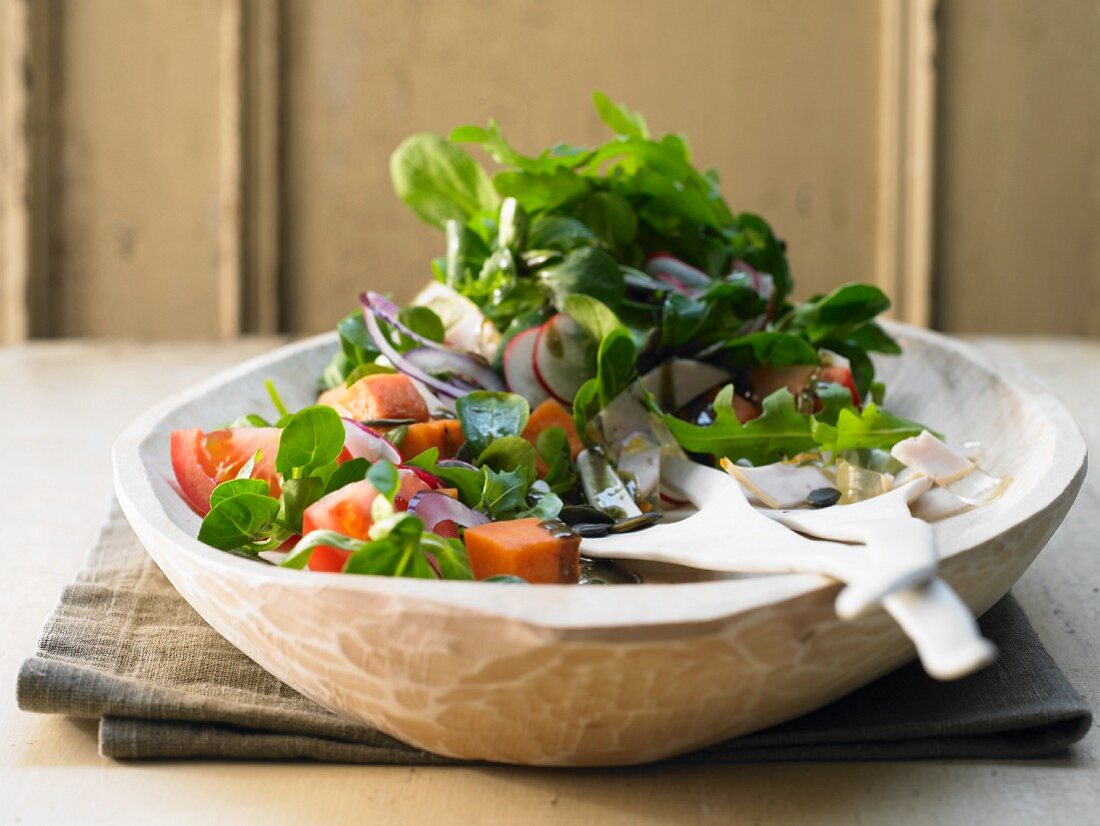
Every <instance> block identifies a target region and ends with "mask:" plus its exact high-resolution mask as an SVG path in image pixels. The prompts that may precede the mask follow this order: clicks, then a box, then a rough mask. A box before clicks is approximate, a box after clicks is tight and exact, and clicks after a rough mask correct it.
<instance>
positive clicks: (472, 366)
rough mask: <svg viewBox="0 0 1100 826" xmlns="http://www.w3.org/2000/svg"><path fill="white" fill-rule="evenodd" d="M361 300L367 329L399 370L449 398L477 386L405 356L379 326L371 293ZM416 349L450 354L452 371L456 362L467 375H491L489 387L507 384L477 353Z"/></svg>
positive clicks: (463, 393)
mask: <svg viewBox="0 0 1100 826" xmlns="http://www.w3.org/2000/svg"><path fill="white" fill-rule="evenodd" d="M359 299H360V301H361V302H362V304H363V320H364V322H365V323H366V326H367V332H368V333H369V334H370V337H371V340H372V341H373V342H374V346H375V347H377V348H378V350H379V352H381V353H382V355H384V356H385V357H386V358H387V359H389V360H390V364H392V365H393V366H394V367H395V368H396V369H398V370H400V371H401V372H402V373H404V374H405V375H407V376H409V377H410V378H413V379H416V380H417V381H420V382H422V383H423V384H425V385H426V386H427V387H428V388H429V389H431V390H433V391H435V392H436V393H438V394H440V395H442V396H445V397H447V398H451V399H457V398H459V397H461V396H465V395H466V394H467V393H469V392H470V390H471V389H474V388H471V387H470V386H469V385H467V384H464V383H459V382H446V381H443V380H441V379H437V378H436V377H435V376H433V375H432V374H431V373H430V372H429V371H428V370H426V369H425V368H423V367H421V366H419V365H417V364H415V363H414V362H412V361H410V360H409V359H407V358H405V356H404V355H402V354H401V353H400V352H399V351H398V350H397V348H396V347H394V346H393V344H392V342H390V340H389V339H388V338H386V336H385V334H384V333H383V332H382V328H381V327H379V326H378V318H377V316H376V313H375V310H374V309H373V307H372V303H371V298H370V297H369V296H368V294H367V293H363V294H362V295H361V296H360V297H359ZM416 351H424V352H428V353H433V354H439V355H442V356H444V357H446V359H447V361H446V363H447V364H449V365H451V367H450V368H449V369H452V370H454V369H457V368H456V367H455V365H457V364H461V365H462V366H463V369H462V371H461V372H462V373H463V375H465V374H466V373H469V372H475V374H476V375H477V376H478V377H479V378H486V379H488V377H489V376H491V377H492V384H490V385H488V389H490V390H503V389H504V385H503V384H502V383H501V381H500V379H499V378H498V377H497V375H496V373H494V372H493V371H492V369H491V368H490V367H489V366H488V365H487V364H485V363H484V362H481V361H479V359H478V358H477V357H476V356H473V355H470V354H468V353H459V352H457V351H454V350H447V349H443V350H433V349H428V348H419V347H418V348H416V350H412V351H410V352H416ZM420 358H422V357H420Z"/></svg>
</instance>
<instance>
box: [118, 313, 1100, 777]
mask: <svg viewBox="0 0 1100 826" xmlns="http://www.w3.org/2000/svg"><path fill="white" fill-rule="evenodd" d="M891 330H892V332H893V333H894V334H895V335H897V336H898V337H899V338H900V339H901V340H902V343H903V345H904V347H905V355H904V356H902V357H900V358H892V359H883V360H882V362H881V364H880V369H881V374H882V376H883V377H884V378H885V379H886V380H887V381H888V383H889V387H890V398H889V405H890V407H891V409H893V410H895V411H897V412H899V413H901V414H904V415H907V416H910V417H912V418H915V419H918V420H921V421H924V422H926V423H928V424H930V425H931V426H934V427H937V428H938V429H940V430H942V431H944V432H946V433H947V434H948V435H949V436H950V437H953V438H955V439H960V440H961V439H964V438H965V439H980V440H982V441H983V442H984V444H985V446H986V449H987V453H988V458H987V460H986V463H985V465H986V467H987V468H988V469H989V470H991V471H992V472H994V473H997V474H1009V475H1011V476H1013V477H1015V480H1016V481H1015V483H1014V484H1013V485H1012V486H1011V488H1010V489H1009V490H1008V492H1007V493H1006V494H1005V496H1004V497H1002V498H1001V499H1000V500H998V501H997V502H996V503H994V504H993V505H991V506H988V507H985V508H981V509H978V510H974V511H970V512H965V513H962V514H959V515H957V516H952V517H950V518H948V519H945V520H943V521H940V522H938V523H937V524H936V534H937V538H938V541H939V547H940V552H941V556H942V574H943V576H944V577H945V578H946V579H947V580H948V582H950V583H951V584H952V585H953V586H954V587H955V588H956V589H957V590H958V592H959V593H960V595H962V597H963V598H964V599H965V600H966V601H967V603H968V604H969V605H970V606H971V607H972V608H973V609H974V611H975V612H977V613H979V614H980V613H981V612H984V611H985V610H986V609H987V608H989V607H990V606H991V605H993V603H994V602H996V601H997V600H998V599H1000V597H1001V596H1003V595H1004V594H1005V593H1006V592H1007V591H1008V589H1009V588H1010V587H1011V586H1012V584H1013V583H1014V582H1015V581H1016V580H1017V579H1018V578H1019V577H1020V575H1021V574H1022V573H1023V572H1024V570H1025V569H1026V568H1027V566H1028V565H1029V564H1030V563H1031V561H1032V560H1033V559H1034V558H1035V556H1036V554H1038V552H1039V550H1040V549H1041V548H1042V547H1043V545H1044V544H1045V543H1046V542H1047V540H1048V539H1049V537H1050V535H1051V534H1052V533H1053V532H1054V530H1055V528H1057V526H1058V524H1059V523H1060V522H1061V520H1062V519H1063V517H1064V516H1065V514H1066V511H1067V510H1068V509H1069V507H1070V505H1071V504H1072V502H1073V499H1074V497H1075V496H1076V494H1077V491H1078V489H1079V487H1080V485H1081V482H1082V480H1083V478H1084V473H1085V461H1086V456H1085V444H1084V441H1083V439H1082V437H1081V435H1080V432H1079V431H1078V429H1077V427H1076V425H1075V424H1074V423H1073V421H1072V420H1071V418H1070V416H1069V415H1068V413H1067V412H1066V410H1065V409H1064V408H1063V407H1062V405H1061V404H1060V403H1059V402H1058V401H1057V400H1056V399H1055V398H1053V397H1052V396H1051V395H1050V394H1049V393H1048V392H1047V391H1046V390H1045V389H1044V388H1043V387H1042V386H1041V385H1039V384H1038V383H1037V382H1036V381H1034V380H1033V379H1031V378H1029V377H1027V376H1023V375H1003V374H998V373H997V372H995V371H994V370H993V369H992V368H991V367H990V366H989V365H988V364H987V363H986V361H985V360H984V359H983V357H982V356H981V355H980V354H979V353H977V352H976V351H975V350H974V349H973V348H972V347H970V346H968V345H965V344H963V343H960V342H957V341H953V340H951V339H948V338H945V337H943V336H940V335H937V334H934V333H929V332H925V331H921V330H917V329H914V328H911V327H906V326H903V325H896V324H895V325H891ZM335 346H336V343H335V338H334V336H332V335H325V336H320V337H317V338H312V339H309V340H307V341H303V342H300V343H297V344H293V345H290V346H288V347H284V348H282V349H279V350H276V351H274V352H272V353H270V354H268V355H265V356H262V357H260V358H256V359H253V360H252V361H249V362H246V363H245V364H242V365H240V366H238V367H236V368H234V369H232V370H229V371H227V372H225V373H222V374H221V375H219V376H216V377H215V378H213V379H211V380H210V381H207V382H205V383H204V384H201V385H199V386H197V387H194V388H191V389H190V390H187V391H185V392H183V393H181V394H180V395H178V396H176V397H174V398H172V399H169V400H167V401H165V402H164V403H162V404H160V405H158V406H157V407H155V408H153V409H152V410H150V411H148V412H147V413H145V414H144V415H143V416H141V417H140V418H139V419H138V420H137V421H135V422H134V423H133V424H132V425H131V426H130V427H129V428H127V430H126V431H125V432H124V433H123V434H122V436H121V437H120V438H119V440H118V442H117V444H116V445H115V448H114V465H115V487H116V490H117V492H118V497H119V500H120V502H121V504H122V507H123V510H124V511H125V513H126V516H127V517H128V518H129V520H130V522H131V524H132V525H133V527H134V529H135V531H136V532H137V534H138V536H139V537H140V538H141V541H142V542H143V543H144V545H145V547H146V548H147V549H148V550H149V553H150V554H151V555H152V557H153V559H155V560H156V562H157V564H158V565H159V566H160V568H161V569H162V570H163V571H164V573H165V574H166V575H167V576H168V578H169V579H170V580H171V581H172V583H173V584H174V585H175V587H176V588H177V589H178V590H179V592H180V593H181V594H183V596H184V597H185V598H186V599H187V601H188V602H190V603H191V605H193V606H194V607H195V609H196V610H197V611H198V612H199V613H200V614H201V615H202V616H203V617H204V618H205V619H206V620H207V621H208V622H209V623H210V624H211V625H212V626H214V628H216V629H217V630H218V631H219V632H220V633H221V634H223V635H224V636H225V637H226V638H227V639H228V640H230V641H231V642H232V643H233V644H234V645H236V646H237V647H238V648H240V649H241V650H242V651H243V652H244V653H245V654H247V655H248V656H249V657H251V658H252V659H254V660H255V661H256V662H258V663H259V664H260V665H262V666H263V667H264V668H266V669H267V670H268V671H270V672H271V673H272V674H274V675H276V676H277V677H279V678H280V679H282V680H284V681H285V682H287V683H288V684H289V685H291V686H293V687H294V688H296V689H297V690H298V691H300V692H302V693H303V694H305V695H306V696H308V697H311V698H312V699H314V700H316V701H317V702H318V703H320V704H322V705H323V706H325V707H327V708H330V709H332V710H333V711H335V712H337V713H338V714H341V715H343V716H345V717H347V718H349V719H353V720H360V721H362V722H364V723H367V724H369V725H371V726H375V727H377V728H380V729H382V730H383V731H386V732H388V733H390V734H392V735H394V736H395V737H398V738H400V739H402V740H404V741H406V742H408V743H411V744H413V745H416V746H419V747H421V748H424V749H427V750H429V751H433V752H437V753H439V754H443V755H450V756H454V757H461V758H471V759H483V760H493V761H502V762H507V763H524V764H532V765H558V766H562V765H614V764H629V763H642V762H646V761H651V760H657V759H660V758H663V757H668V756H670V755H674V754H677V753H681V752H685V751H689V750H691V749H696V748H700V747H703V746H706V745H709V744H712V743H716V742H719V741H722V740H725V739H727V738H730V737H734V736H736V735H739V734H745V733H747V732H750V731H754V730H756V729H761V728H764V727H766V726H770V725H773V724H775V723H779V722H781V721H784V720H788V719H790V718H793V717H796V716H798V715H800V714H804V713H806V712H808V711H811V710H813V709H816V708H818V707H820V706H823V705H825V704H826V703H828V702H830V701H832V700H834V699H836V698H838V697H840V696H842V695H844V694H846V693H848V692H850V691H852V690H854V689H856V688H858V687H860V686H862V685H864V684H865V683H868V682H870V681H871V680H873V679H875V678H876V677H878V676H880V675H882V674H885V673H886V672H888V671H890V670H892V669H894V668H896V667H897V666H899V665H901V664H902V663H904V662H906V661H907V660H909V659H911V658H912V657H913V649H912V647H911V645H910V644H909V642H908V641H907V640H906V638H905V637H904V636H903V635H902V633H901V631H900V630H899V629H898V627H897V626H896V625H895V624H894V623H893V621H892V620H891V619H890V618H889V617H888V616H886V614H885V613H883V612H882V611H878V612H875V613H873V614H871V615H869V616H866V617H864V618H862V619H859V620H857V621H854V622H847V623H846V622H841V621H840V620H838V619H837V617H836V615H835V613H834V609H833V602H834V600H835V598H836V594H837V586H836V585H835V584H834V583H832V582H831V581H829V580H828V579H825V578H824V577H819V576H813V575H778V576H769V577H752V578H733V579H720V580H711V581H696V582H682V583H673V584H647V585H642V586H618V587H615V586H606V587H575V586H538V587H523V586H506V585H497V586H492V585H486V584H480V583H465V582H436V581H424V580H410V579H390V578H381V577H367V576H347V575H338V574H318V573H310V572H301V571H292V570H283V569H278V568H274V567H271V566H265V565H261V564H258V563H255V562H252V561H249V560H246V559H240V558H237V557H234V556H230V555H228V554H225V553H222V552H220V551H217V550H214V549H213V548H209V547H207V546H205V545H203V544H201V543H199V542H198V541H197V540H196V539H195V534H196V532H197V530H198V523H199V520H198V517H196V516H195V515H194V514H193V513H192V512H191V510H190V509H189V508H188V507H187V505H186V504H185V503H184V502H183V500H182V499H181V498H180V497H179V495H178V494H177V492H176V489H175V487H174V482H173V481H172V471H171V464H170V461H169V453H168V439H169V433H170V432H171V431H172V430H173V429H175V428H182V427H203V428H206V429H210V428H213V427H215V426H217V425H219V424H220V423H222V422H226V421H229V420H231V419H233V418H235V417H236V416H237V415H238V414H239V413H241V412H243V411H251V410H264V409H267V406H268V403H267V400H266V396H265V392H264V389H263V380H264V379H267V378H271V379H274V380H275V382H276V384H277V385H278V387H279V389H280V391H281V392H282V393H283V395H284V397H285V398H286V399H287V401H288V403H290V404H291V405H292V406H293V405H305V404H308V403H310V402H311V401H312V398H313V393H312V388H313V386H314V380H315V377H316V376H317V375H318V372H319V371H320V369H321V367H322V365H323V364H324V362H325V361H326V360H327V359H328V357H329V355H330V354H331V352H332V351H333V349H334V348H335Z"/></svg>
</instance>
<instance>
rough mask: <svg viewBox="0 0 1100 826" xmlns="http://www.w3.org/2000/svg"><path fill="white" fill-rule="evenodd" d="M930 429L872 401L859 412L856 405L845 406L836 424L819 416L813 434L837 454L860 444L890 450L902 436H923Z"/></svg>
mask: <svg viewBox="0 0 1100 826" xmlns="http://www.w3.org/2000/svg"><path fill="white" fill-rule="evenodd" d="M926 429H927V428H925V427H924V425H921V424H917V423H916V422H911V421H909V420H908V419H903V418H901V417H900V416H895V415H894V414H893V413H891V412H889V411H888V410H883V409H882V408H880V407H878V405H876V404H873V403H872V404H868V405H867V406H866V407H864V408H863V410H862V412H858V413H857V412H856V411H855V410H854V409H852V408H845V409H843V410H841V411H840V413H839V414H838V416H837V420H836V424H835V425H831V424H828V423H827V422H825V421H818V420H815V421H814V423H813V436H814V439H815V441H817V443H818V444H819V445H821V449H822V450H828V451H832V453H833V455H834V456H835V455H836V454H839V453H841V452H842V451H845V450H852V449H856V448H874V447H877V448H882V449H883V450H889V449H890V448H892V447H893V446H894V445H895V444H897V443H898V442H900V441H901V440H902V439H908V438H909V437H911V436H919V435H920V433H921V431H922V430H926Z"/></svg>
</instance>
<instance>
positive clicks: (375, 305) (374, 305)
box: [359, 290, 450, 351]
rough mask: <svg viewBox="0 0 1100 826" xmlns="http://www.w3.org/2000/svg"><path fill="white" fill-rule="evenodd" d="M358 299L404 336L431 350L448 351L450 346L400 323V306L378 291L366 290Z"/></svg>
mask: <svg viewBox="0 0 1100 826" xmlns="http://www.w3.org/2000/svg"><path fill="white" fill-rule="evenodd" d="M359 301H360V302H361V303H362V305H363V306H364V307H366V308H367V309H369V310H372V311H373V312H375V313H377V314H378V315H379V316H380V317H381V318H382V320H383V321H385V322H386V323H387V324H389V325H390V326H391V327H394V328H396V329H398V330H400V331H401V333H402V334H403V335H405V336H408V337H409V338H411V339H412V340H413V341H418V342H420V343H421V344H422V345H424V346H425V347H430V348H432V349H433V350H445V351H449V349H450V348H448V347H446V346H445V345H443V344H440V343H439V342H438V341H432V340H431V339H430V338H425V337H424V336H422V335H420V334H419V333H417V332H414V331H413V330H410V329H409V328H408V327H406V326H405V325H404V324H402V323H401V308H400V307H398V306H397V305H396V304H394V303H393V302H392V301H390V300H389V299H388V298H386V297H385V296H384V295H381V294H380V293H376V292H374V291H373V290H368V291H367V292H365V293H363V294H362V295H361V296H359Z"/></svg>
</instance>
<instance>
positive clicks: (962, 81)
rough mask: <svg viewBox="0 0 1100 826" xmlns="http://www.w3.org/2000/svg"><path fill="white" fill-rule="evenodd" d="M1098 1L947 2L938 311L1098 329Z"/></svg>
mask: <svg viewBox="0 0 1100 826" xmlns="http://www.w3.org/2000/svg"><path fill="white" fill-rule="evenodd" d="M1098 55H1100V12H1098V11H1097V5H1096V3H1095V2H1093V0H1049V1H1048V2H1043V3H1034V2H1029V0H946V1H945V2H943V3H942V4H941V15H940V59H939V65H940V101H939V112H938V114H937V122H938V124H939V126H938V132H937V144H938V146H939V169H938V175H937V177H938V181H939V186H938V195H937V199H936V225H937V237H936V244H935V258H934V261H935V264H934V266H935V271H936V323H937V325H938V326H941V327H942V328H943V329H947V330H968V331H976V332H977V331H985V332H1007V331H1012V332H1017V333H1044V332H1045V333H1053V332H1057V333H1062V334H1076V335H1089V336H1093V337H1097V336H1100V232H1097V227H1098V226H1100V63H1098V57H1097V56H1098Z"/></svg>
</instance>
